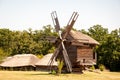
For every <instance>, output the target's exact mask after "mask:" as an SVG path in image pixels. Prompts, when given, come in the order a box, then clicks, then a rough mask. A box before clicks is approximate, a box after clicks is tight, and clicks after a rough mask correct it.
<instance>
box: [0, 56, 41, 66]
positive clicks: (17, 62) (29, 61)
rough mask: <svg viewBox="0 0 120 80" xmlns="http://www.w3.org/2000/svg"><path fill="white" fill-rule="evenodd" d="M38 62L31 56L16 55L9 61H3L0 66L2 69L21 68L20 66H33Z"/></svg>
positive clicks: (37, 59)
mask: <svg viewBox="0 0 120 80" xmlns="http://www.w3.org/2000/svg"><path fill="white" fill-rule="evenodd" d="M38 61H39V58H37V57H36V56H35V55H33V54H18V55H14V56H13V57H11V58H10V59H7V60H5V61H4V62H3V63H1V64H0V66H2V67H21V66H35V63H36V62H38Z"/></svg>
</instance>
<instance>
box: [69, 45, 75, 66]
mask: <svg viewBox="0 0 120 80" xmlns="http://www.w3.org/2000/svg"><path fill="white" fill-rule="evenodd" d="M67 52H68V56H69V58H70V61H71V63H72V64H75V63H76V60H77V47H76V46H72V45H71V46H69V47H67Z"/></svg>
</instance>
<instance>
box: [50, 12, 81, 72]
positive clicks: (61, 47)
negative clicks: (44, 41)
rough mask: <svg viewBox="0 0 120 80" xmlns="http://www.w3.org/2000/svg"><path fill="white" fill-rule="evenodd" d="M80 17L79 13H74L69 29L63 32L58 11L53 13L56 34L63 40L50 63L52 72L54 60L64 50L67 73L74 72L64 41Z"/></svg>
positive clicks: (68, 25)
mask: <svg viewBox="0 0 120 80" xmlns="http://www.w3.org/2000/svg"><path fill="white" fill-rule="evenodd" d="M78 16H79V14H78V13H77V12H73V14H72V16H71V18H70V20H69V21H68V24H67V27H66V28H65V30H64V31H63V32H61V31H60V25H59V21H58V17H57V13H56V11H54V12H52V13H51V17H52V20H53V24H54V27H55V29H56V32H58V34H59V38H60V39H61V42H60V43H59V45H58V47H57V49H56V50H55V52H54V54H53V56H52V57H51V59H50V61H49V63H48V64H50V70H51V67H52V64H53V60H54V59H55V58H56V57H57V55H58V54H59V52H60V49H62V50H63V51H62V53H63V57H64V60H65V64H66V67H67V71H68V72H72V64H71V62H70V59H69V56H68V53H67V50H66V48H65V45H64V41H65V39H66V37H67V36H68V34H69V32H70V31H71V29H72V27H73V25H74V23H75V21H76V19H77V18H78Z"/></svg>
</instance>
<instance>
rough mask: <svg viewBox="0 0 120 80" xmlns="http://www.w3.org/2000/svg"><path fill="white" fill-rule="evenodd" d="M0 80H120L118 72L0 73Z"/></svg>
mask: <svg viewBox="0 0 120 80" xmlns="http://www.w3.org/2000/svg"><path fill="white" fill-rule="evenodd" d="M0 80H120V72H100V73H95V72H88V71H85V72H84V73H83V74H79V73H72V74H61V75H60V76H57V75H52V74H49V73H48V72H41V71H0Z"/></svg>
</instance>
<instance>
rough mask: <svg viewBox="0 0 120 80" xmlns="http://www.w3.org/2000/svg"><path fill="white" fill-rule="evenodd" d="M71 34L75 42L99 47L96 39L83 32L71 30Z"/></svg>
mask: <svg viewBox="0 0 120 80" xmlns="http://www.w3.org/2000/svg"><path fill="white" fill-rule="evenodd" d="M69 34H70V36H71V37H72V38H73V42H79V43H88V44H96V45H99V42H97V41H96V40H95V39H93V38H92V37H90V36H88V35H86V34H83V33H81V32H78V31H73V30H71V31H70V33H69Z"/></svg>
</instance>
